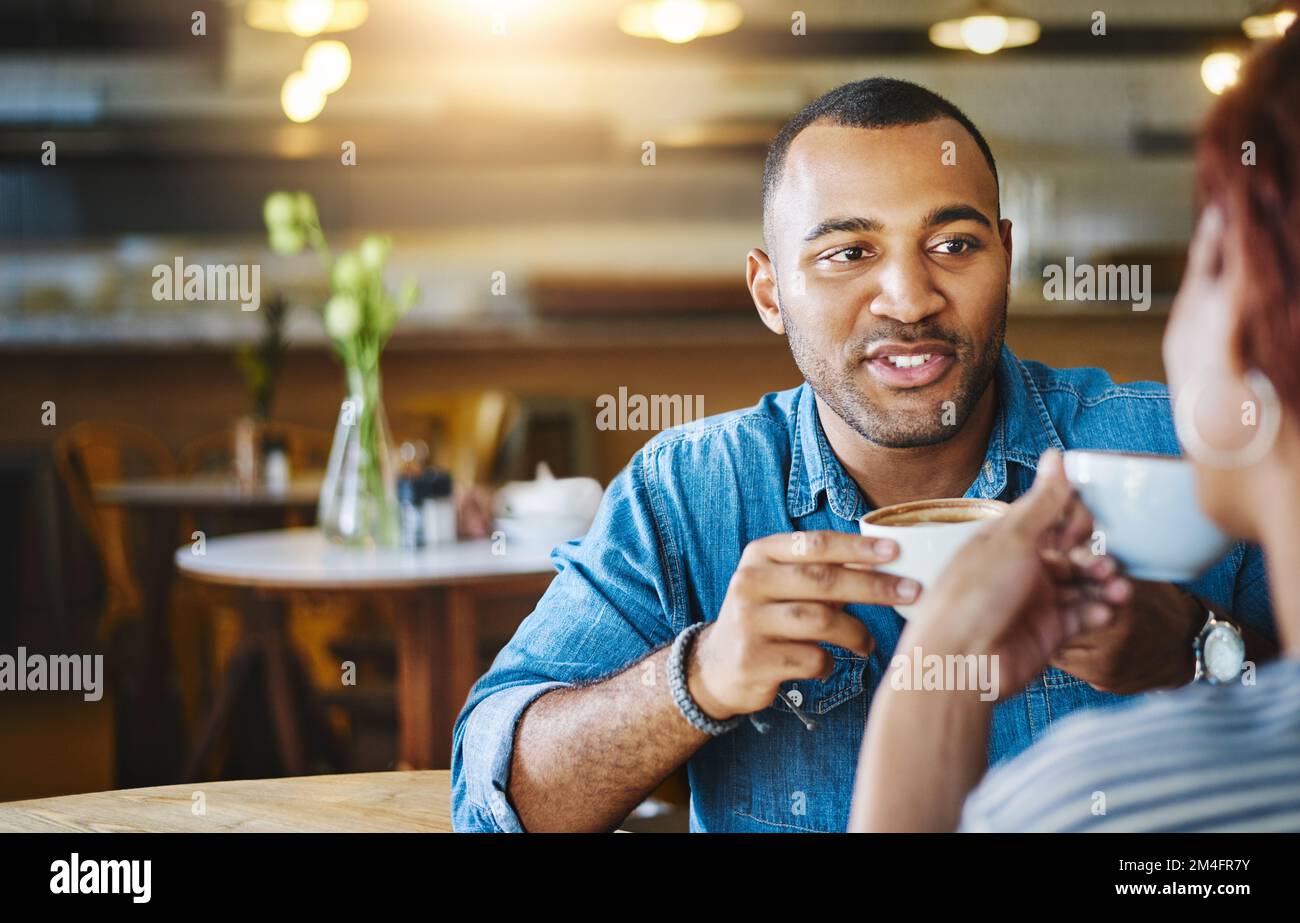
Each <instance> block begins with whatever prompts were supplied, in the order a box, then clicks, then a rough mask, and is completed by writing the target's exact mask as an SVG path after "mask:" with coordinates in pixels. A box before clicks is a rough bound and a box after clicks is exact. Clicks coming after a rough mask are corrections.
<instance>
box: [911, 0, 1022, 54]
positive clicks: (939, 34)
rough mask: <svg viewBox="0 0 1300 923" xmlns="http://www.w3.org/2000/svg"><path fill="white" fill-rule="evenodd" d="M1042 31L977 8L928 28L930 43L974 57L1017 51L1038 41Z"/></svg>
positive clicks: (985, 9)
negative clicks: (963, 15)
mask: <svg viewBox="0 0 1300 923" xmlns="http://www.w3.org/2000/svg"><path fill="white" fill-rule="evenodd" d="M1041 34H1042V29H1041V28H1039V25H1038V23H1037V22H1036V21H1034V20H1032V19H1028V18H1026V17H1023V16H1006V15H1003V14H1002V13H1000V12H996V11H994V10H993V9H991V8H990V7H988V6H980V7H979V8H977V9H976V10H975V12H973V13H971V15H969V16H965V17H962V18H961V19H945V20H943V21H942V22H936V23H935V24H934V25H932V26H931V27H930V41H931V42H933V43H934V44H936V45H938V46H939V47H940V48H956V49H959V50H964V51H973V52H975V53H976V54H993V53H994V52H998V51H1001V50H1002V49H1003V48H1019V47H1021V46H1022V45H1032V44H1033V43H1034V42H1036V41H1038V37H1039V35H1041Z"/></svg>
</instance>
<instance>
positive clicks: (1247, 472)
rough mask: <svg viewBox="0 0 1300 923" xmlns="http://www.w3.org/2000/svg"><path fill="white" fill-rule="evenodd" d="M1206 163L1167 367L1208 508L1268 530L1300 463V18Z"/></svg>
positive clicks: (1251, 68)
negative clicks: (1274, 498)
mask: <svg viewBox="0 0 1300 923" xmlns="http://www.w3.org/2000/svg"><path fill="white" fill-rule="evenodd" d="M1196 168H1197V173H1196V179H1197V197H1198V200H1199V204H1200V206H1201V216H1200V220H1199V221H1198V225H1197V231H1196V235H1195V239H1194V240H1193V242H1192V248H1191V251H1190V253H1189V256H1188V263H1187V271H1186V273H1185V274H1184V276H1183V282H1182V285H1181V287H1180V289H1179V292H1178V297H1177V299H1176V300H1175V302H1174V308H1173V312H1172V315H1171V317H1170V322H1169V326H1168V328H1167V330H1166V332H1165V341H1164V359H1165V369H1166V371H1167V372H1168V375H1169V385H1170V389H1171V392H1172V393H1173V396H1174V402H1175V406H1176V407H1177V408H1178V412H1179V415H1180V417H1181V418H1182V419H1181V420H1180V424H1181V425H1180V436H1181V437H1182V439H1183V442H1184V447H1185V448H1186V449H1187V451H1188V454H1189V455H1190V456H1191V457H1192V459H1193V461H1195V462H1197V474H1198V485H1199V490H1200V495H1201V502H1202V504H1203V505H1204V506H1205V508H1206V511H1207V512H1208V513H1209V514H1210V515H1211V516H1212V517H1214V518H1215V519H1216V520H1217V521H1218V522H1219V523H1220V524H1221V525H1223V526H1224V527H1225V528H1227V529H1228V530H1229V531H1231V532H1233V533H1234V534H1237V535H1240V536H1244V537H1248V538H1258V537H1259V535H1258V533H1259V531H1260V529H1259V522H1260V519H1259V515H1258V514H1259V513H1261V512H1264V513H1266V511H1267V509H1268V506H1267V498H1268V497H1269V495H1270V493H1271V491H1272V490H1273V489H1274V485H1275V483H1276V481H1277V479H1278V478H1279V477H1285V476H1286V474H1287V469H1288V468H1291V470H1292V472H1294V468H1293V466H1294V465H1296V464H1297V463H1298V462H1300V457H1297V454H1296V453H1297V452H1298V451H1300V429H1298V428H1297V422H1298V421H1300V28H1292V29H1290V30H1289V31H1288V32H1287V34H1286V35H1285V36H1283V37H1282V38H1280V39H1278V40H1276V41H1273V42H1270V43H1269V44H1268V45H1267V46H1265V47H1264V48H1262V49H1261V50H1260V51H1259V52H1257V53H1256V54H1255V55H1254V56H1252V57H1251V59H1250V60H1249V61H1247V63H1246V65H1245V67H1244V68H1243V73H1242V78H1241V80H1240V82H1239V83H1238V84H1237V85H1236V86H1235V87H1233V88H1232V89H1230V90H1229V91H1228V92H1227V93H1225V94H1224V96H1223V97H1222V99H1220V100H1219V102H1218V103H1217V104H1216V106H1215V107H1214V109H1213V111H1211V113H1210V115H1209V118H1208V119H1207V121H1206V124H1205V127H1204V129H1203V131H1202V133H1201V138H1200V142H1199V144H1198V146H1197V151H1196ZM1259 373H1263V376H1265V377H1266V379H1261V377H1260V375H1259ZM1270 383H1271V386H1270ZM1274 392H1275V394H1276V400H1274V399H1273V398H1274ZM1279 419H1280V420H1281V427H1280V431H1277V430H1275V429H1274V424H1275V423H1277V421H1278V420H1279ZM1261 450H1267V451H1266V452H1263V454H1262V455H1261V454H1260V452H1261ZM1292 476H1294V475H1293V473H1292Z"/></svg>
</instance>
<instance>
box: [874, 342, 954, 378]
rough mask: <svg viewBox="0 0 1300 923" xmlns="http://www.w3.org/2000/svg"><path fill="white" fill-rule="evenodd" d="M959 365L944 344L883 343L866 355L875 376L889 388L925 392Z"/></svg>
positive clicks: (950, 348) (950, 350)
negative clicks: (926, 388)
mask: <svg viewBox="0 0 1300 923" xmlns="http://www.w3.org/2000/svg"><path fill="white" fill-rule="evenodd" d="M956 362H957V357H956V355H954V353H953V348H952V347H951V346H949V345H947V344H945V343H881V344H879V345H877V346H874V347H872V348H871V349H870V350H869V351H868V352H867V367H868V368H869V369H870V370H871V373H872V375H873V376H874V377H875V378H876V379H877V380H878V381H880V382H881V383H882V384H884V385H886V386H888V387H890V388H899V389H911V388H922V387H924V386H926V385H928V384H932V383H933V382H935V381H938V380H939V379H940V378H941V377H942V376H943V375H944V373H946V372H947V371H948V369H949V368H951V367H952V366H953V365H955V364H956Z"/></svg>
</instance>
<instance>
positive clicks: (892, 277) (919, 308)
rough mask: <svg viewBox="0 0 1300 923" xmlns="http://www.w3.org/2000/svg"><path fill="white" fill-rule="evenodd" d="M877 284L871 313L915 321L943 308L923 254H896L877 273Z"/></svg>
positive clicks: (902, 320)
mask: <svg viewBox="0 0 1300 923" xmlns="http://www.w3.org/2000/svg"><path fill="white" fill-rule="evenodd" d="M876 281H877V284H878V286H879V288H878V290H877V292H876V295H875V297H874V298H872V299H871V304H870V308H871V313H872V314H876V315H879V316H881V317H892V318H893V319H894V320H896V321H898V322H900V323H903V324H915V323H917V322H919V321H922V320H925V318H927V317H929V316H931V315H932V314H937V313H939V312H940V311H942V310H943V307H944V304H945V301H944V297H943V294H942V293H941V292H939V291H938V290H937V289H936V288H935V287H934V282H933V280H932V279H931V278H930V271H929V267H928V266H927V265H926V260H925V257H924V255H922V254H915V253H899V254H895V255H894V256H893V257H891V258H890V259H888V260H886V261H885V264H884V265H883V266H881V267H880V269H879V270H878V272H877V275H876Z"/></svg>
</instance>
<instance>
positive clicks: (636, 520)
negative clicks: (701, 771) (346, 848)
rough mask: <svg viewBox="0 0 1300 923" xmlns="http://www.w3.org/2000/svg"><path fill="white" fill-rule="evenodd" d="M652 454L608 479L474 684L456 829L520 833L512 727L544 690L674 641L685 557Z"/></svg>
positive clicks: (457, 763) (457, 787)
mask: <svg viewBox="0 0 1300 923" xmlns="http://www.w3.org/2000/svg"><path fill="white" fill-rule="evenodd" d="M646 452H647V449H642V450H641V451H640V452H638V453H637V454H636V455H635V456H633V458H632V461H631V462H629V464H628V466H627V467H626V468H624V469H623V471H622V472H621V473H620V474H619V475H618V477H616V478H615V479H614V480H613V481H612V482H611V483H610V486H609V488H608V490H606V492H605V496H604V498H603V499H602V501H601V504H600V509H599V510H598V511H597V513H596V517H595V520H594V521H593V523H592V525H591V528H590V530H588V532H587V535H586V536H585V537H584V538H583V539H581V540H578V541H572V542H568V543H566V544H564V545H561V546H559V547H558V548H556V549H555V550H554V551H553V552H552V553H551V561H552V563H553V564H554V565H555V567H556V569H557V571H558V572H557V574H556V576H555V579H554V580H552V581H551V585H550V586H549V587H548V588H547V590H546V592H545V594H543V596H542V598H541V600H540V601H539V602H538V604H537V607H536V608H535V609H534V610H533V612H532V613H531V614H530V615H529V616H528V617H527V618H526V619H524V621H523V622H522V623H521V624H520V625H519V628H518V630H517V631H516V632H515V635H514V637H513V638H511V639H510V641H509V643H507V644H506V646H505V647H504V648H503V649H502V650H501V652H500V653H499V654H498V655H497V657H496V659H495V661H493V663H492V667H491V668H490V669H489V670H488V672H487V673H486V674H485V675H484V676H483V677H482V678H481V679H479V681H478V682H477V683H475V685H474V688H473V689H471V690H470V694H469V698H468V699H467V700H466V703H465V707H464V708H463V709H462V711H461V713H460V715H459V717H457V719H456V724H455V727H454V729H453V732H452V758H451V781H452V790H451V809H452V826H453V828H454V829H455V830H457V831H493V832H497V831H502V832H522V831H523V826H522V824H521V823H520V821H519V818H518V816H517V815H516V814H515V811H514V807H513V805H511V804H510V800H509V797H508V795H507V786H508V784H509V780H510V761H511V757H512V755H513V752H514V738H515V729H516V727H517V726H518V723H519V719H520V717H521V716H522V715H523V713H524V710H525V709H527V708H528V707H529V705H531V704H532V703H533V702H534V701H535V700H536V699H537V698H539V697H540V696H542V695H544V694H546V693H548V692H551V691H553V690H555V689H560V688H564V687H572V686H580V685H586V684H590V683H594V682H597V681H599V680H601V679H604V678H606V677H609V676H612V675H614V674H616V673H619V672H621V671H623V670H624V669H626V668H627V667H628V666H630V665H631V664H633V663H635V662H636V661H638V660H640V659H642V658H644V657H645V656H646V655H648V654H650V653H652V652H653V651H655V650H657V649H658V648H660V647H662V646H663V645H665V644H667V643H669V642H670V641H672V639H673V637H674V635H675V632H674V631H673V629H672V625H673V624H675V623H680V621H681V618H680V613H679V612H678V608H679V606H680V605H681V603H680V599H681V592H680V589H679V587H680V573H679V572H678V571H677V569H676V568H677V567H679V566H680V565H679V564H677V563H676V555H674V554H670V553H668V552H667V551H666V549H667V548H669V547H673V545H672V543H671V542H668V541H665V532H664V531H663V530H664V528H665V527H666V526H665V518H664V517H663V516H661V515H656V510H655V509H654V508H653V503H654V499H653V496H652V491H651V490H649V489H648V488H647V485H646V481H645V478H644V472H645V466H646ZM658 512H660V513H662V510H660V511H658ZM506 553H507V554H509V547H508V546H507V551H506Z"/></svg>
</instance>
